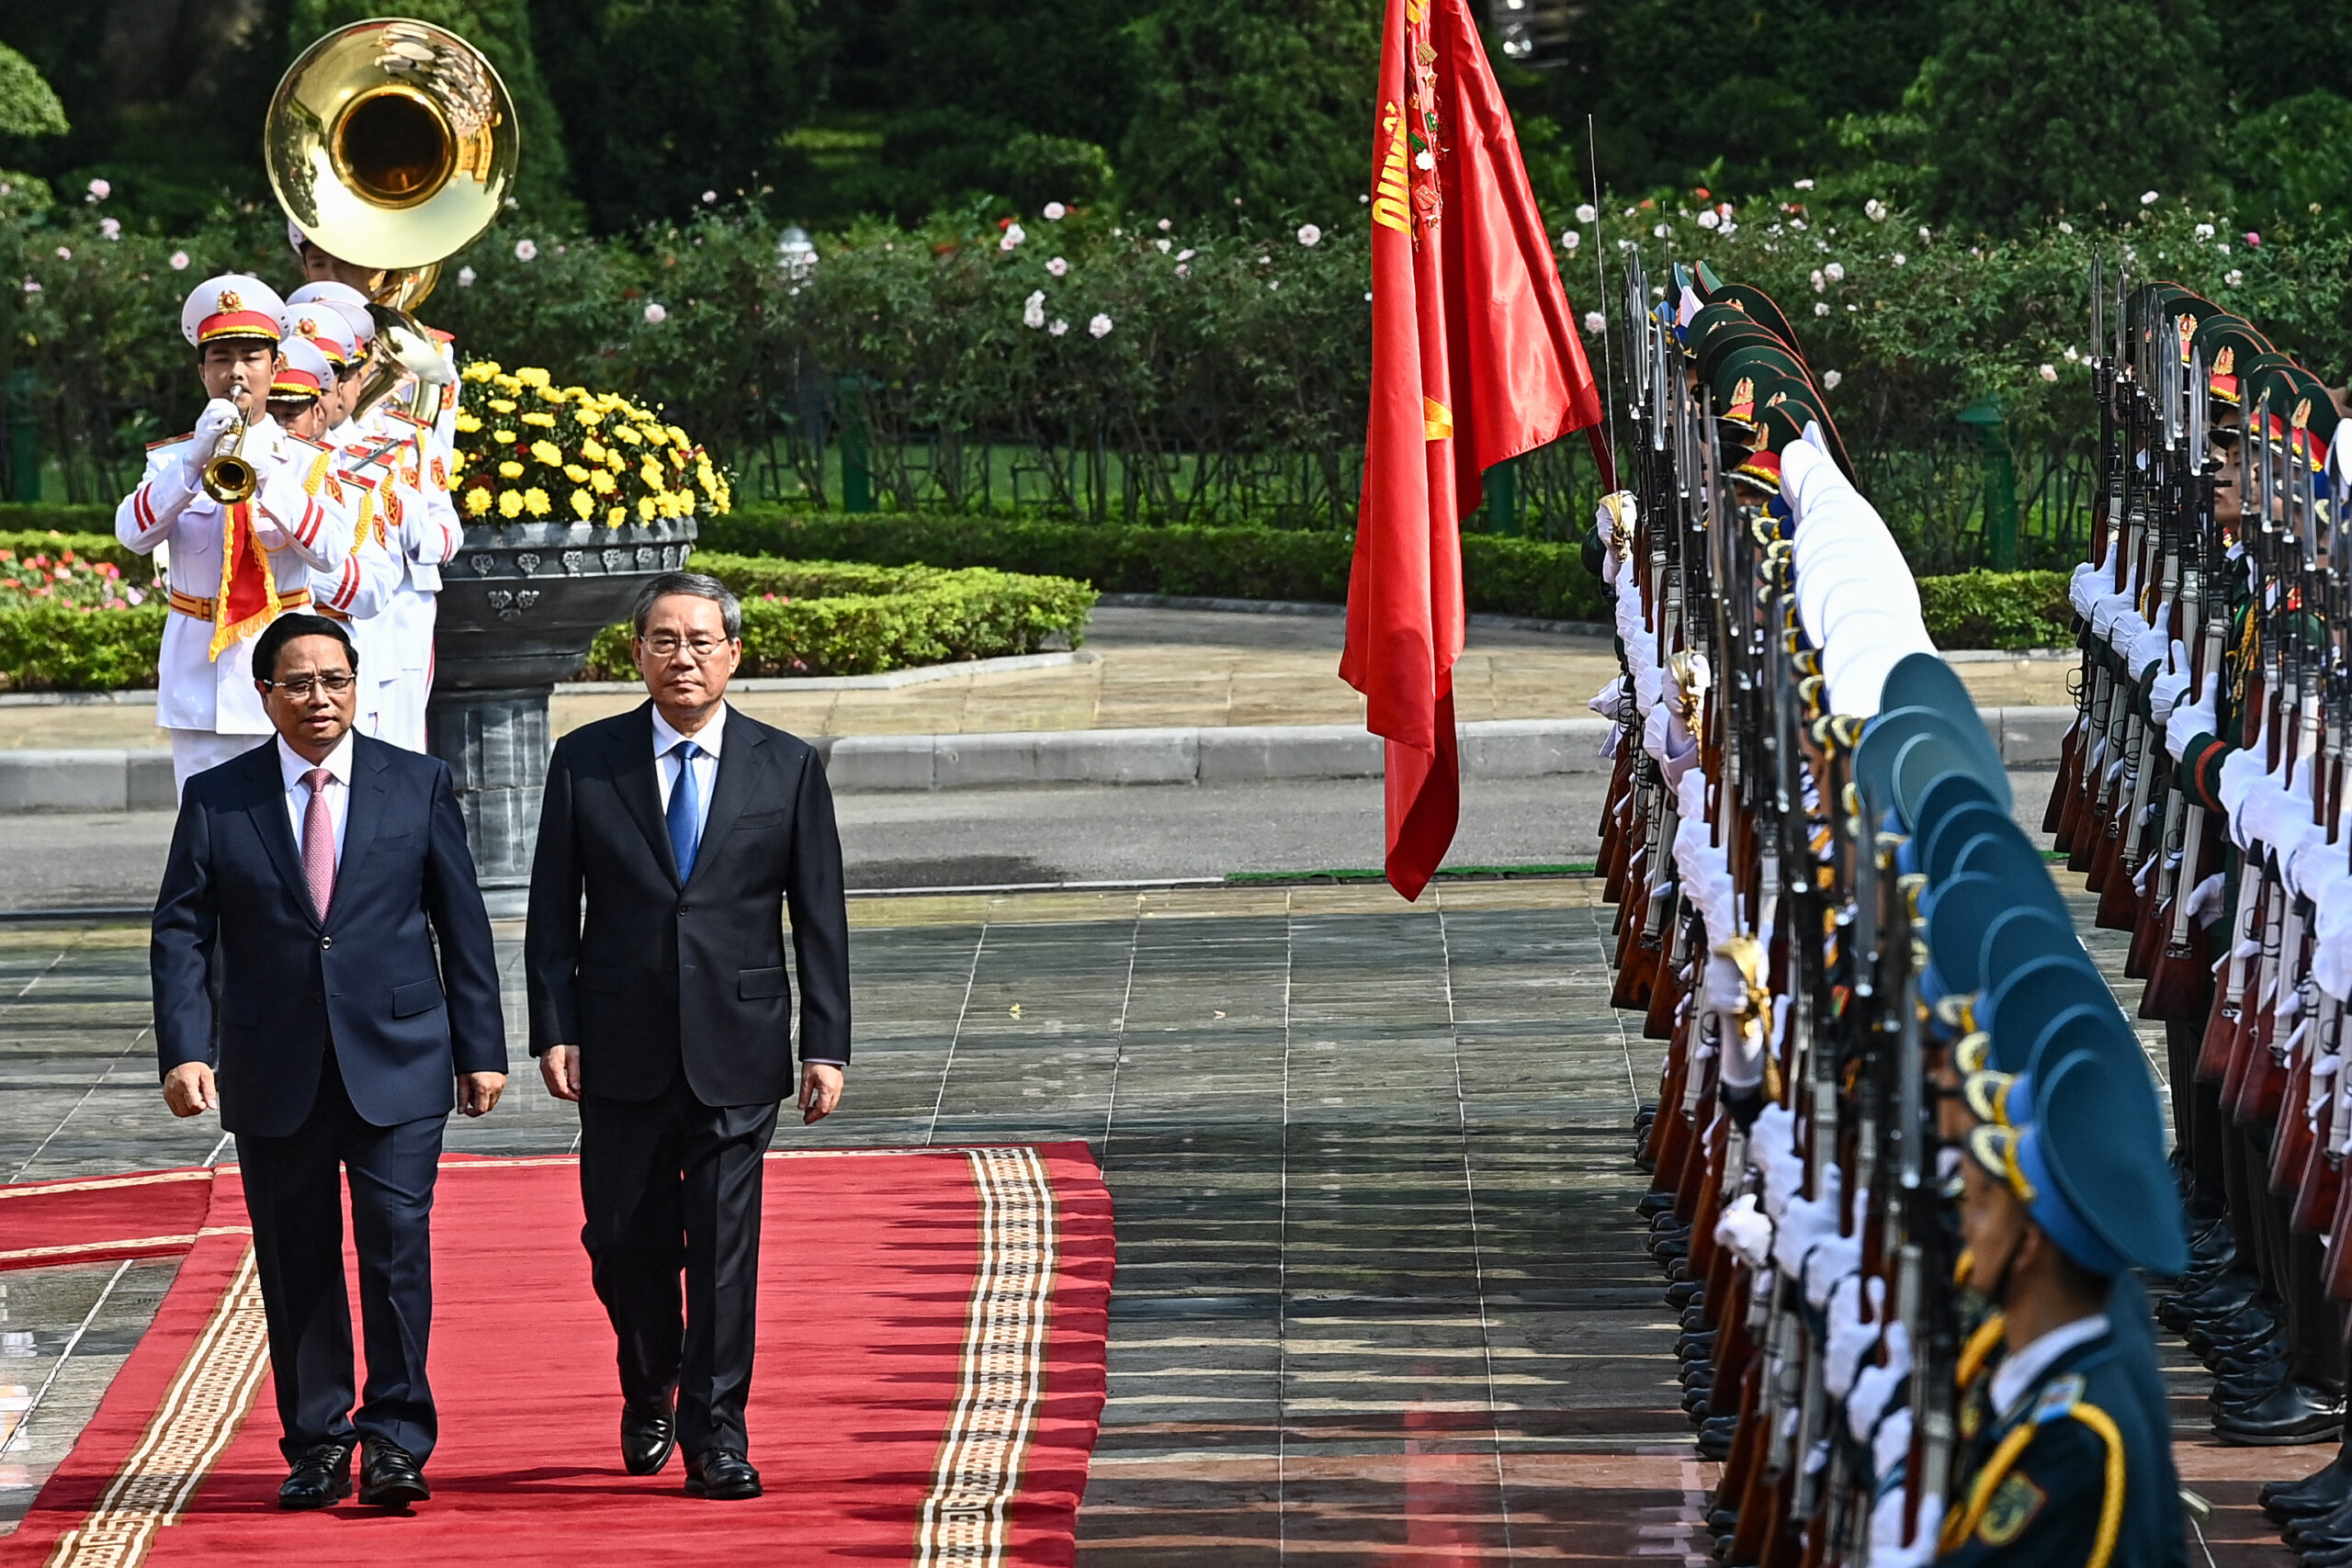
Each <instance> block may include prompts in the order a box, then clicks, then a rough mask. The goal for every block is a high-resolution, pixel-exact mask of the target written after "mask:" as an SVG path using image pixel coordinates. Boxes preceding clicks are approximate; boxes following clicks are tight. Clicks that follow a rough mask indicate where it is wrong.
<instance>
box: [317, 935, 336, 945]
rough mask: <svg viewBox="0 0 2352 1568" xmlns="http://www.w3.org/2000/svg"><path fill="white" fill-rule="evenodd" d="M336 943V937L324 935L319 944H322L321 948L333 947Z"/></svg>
mask: <svg viewBox="0 0 2352 1568" xmlns="http://www.w3.org/2000/svg"><path fill="white" fill-rule="evenodd" d="M319 946H320V947H321V948H329V947H333V946H334V938H333V937H331V936H322V937H321V938H319Z"/></svg>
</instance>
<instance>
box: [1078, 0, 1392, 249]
mask: <svg viewBox="0 0 2352 1568" xmlns="http://www.w3.org/2000/svg"><path fill="white" fill-rule="evenodd" d="M1136 39H1137V40H1138V42H1139V44H1140V46H1141V51H1142V69H1143V80H1144V86H1143V90H1142V92H1141V94H1140V95H1139V97H1138V101H1137V103H1136V111H1135V118H1134V119H1133V121H1132V122H1131V123H1130V125H1129V127H1128V130H1127V134H1126V138H1125V143H1124V148H1125V170H1124V178H1125V191H1126V194H1127V197H1128V199H1129V201H1130V202H1131V203H1132V204H1134V205H1135V206H1136V207H1137V208H1138V209H1145V208H1148V209H1152V210H1155V211H1158V210H1168V211H1173V212H1180V213H1209V212H1217V211H1222V210H1227V209H1231V208H1234V207H1238V208H1240V209H1243V210H1244V211H1248V212H1254V213H1262V214H1273V213H1279V212H1283V211H1285V210H1288V209H1292V208H1294V207H1296V208H1306V209H1317V208H1319V209H1324V210H1329V209H1331V208H1333V207H1336V206H1338V205H1339V204H1340V203H1341V202H1344V201H1348V200H1351V199H1352V197H1354V196H1355V194H1356V193H1357V192H1358V191H1360V190H1362V189H1363V187H1364V186H1365V184H1366V182H1367V179H1368V170H1369V165H1370V159H1371V152H1370V147H1371V123H1372V121H1371V112H1370V109H1371V90H1372V82H1373V78H1374V76H1375V75H1376V74H1378V72H1379V65H1380V28H1379V22H1378V20H1377V13H1376V11H1375V9H1374V7H1373V6H1365V5H1359V4H1351V3H1349V0H1272V3H1270V0H1174V3H1172V4H1167V5H1163V6H1159V7H1157V8H1156V9H1155V10H1154V11H1153V13H1152V14H1151V15H1150V16H1148V17H1146V18H1145V19H1144V20H1143V21H1142V22H1141V23H1139V24H1138V25H1137V27H1136Z"/></svg>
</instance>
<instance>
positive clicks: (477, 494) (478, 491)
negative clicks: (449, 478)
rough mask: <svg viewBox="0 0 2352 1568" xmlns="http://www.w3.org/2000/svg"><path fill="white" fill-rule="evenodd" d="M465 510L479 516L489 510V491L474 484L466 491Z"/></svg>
mask: <svg viewBox="0 0 2352 1568" xmlns="http://www.w3.org/2000/svg"><path fill="white" fill-rule="evenodd" d="M466 510H467V511H469V512H470V513H473V514H474V515H475V516H477V517H479V516H481V514H482V513H485V512H487V511H489V510H490V491H486V490H484V489H482V488H481V486H480V485H476V486H475V487H474V488H473V489H471V490H469V491H466Z"/></svg>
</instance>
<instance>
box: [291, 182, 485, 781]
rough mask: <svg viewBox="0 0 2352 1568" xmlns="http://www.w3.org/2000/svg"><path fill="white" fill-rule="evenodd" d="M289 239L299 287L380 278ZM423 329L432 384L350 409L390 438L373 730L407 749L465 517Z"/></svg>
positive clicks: (326, 287) (366, 434) (300, 237)
mask: <svg viewBox="0 0 2352 1568" xmlns="http://www.w3.org/2000/svg"><path fill="white" fill-rule="evenodd" d="M287 240H288V243H290V244H291V245H292V246H293V247H294V250H295V253H296V254H298V255H300V257H301V258H302V270H303V272H304V273H305V275H307V276H309V277H310V279H311V282H310V283H309V284H308V285H306V286H305V289H298V290H297V291H296V292H297V293H303V292H305V290H316V291H317V295H316V297H318V298H322V299H333V300H336V301H338V302H345V303H349V302H352V297H355V296H356V301H357V302H358V303H359V304H361V306H362V307H363V308H364V306H365V303H366V300H367V299H368V291H369V290H373V289H375V288H378V287H379V286H380V284H381V282H382V278H383V274H382V273H381V272H379V271H373V270H370V269H368V268H365V267H361V266H359V265H356V264H355V263H351V262H347V261H345V260H343V259H342V258H341V257H339V256H335V255H332V254H329V253H328V252H326V251H324V250H322V248H320V247H319V246H318V245H317V244H315V243H312V242H311V240H310V239H309V238H308V237H307V236H305V235H304V234H303V233H302V231H300V229H298V228H296V227H295V226H294V225H293V224H291V223H288V225H287ZM342 290H348V291H349V294H348V295H346V294H345V293H344V292H341V291H342ZM431 337H432V340H433V344H434V346H435V351H436V352H437V354H438V355H439V357H440V359H441V361H442V369H443V375H442V378H441V380H440V384H438V385H434V384H430V383H424V382H420V381H419V380H417V379H416V378H414V377H413V375H411V376H409V377H406V378H403V379H402V380H401V382H400V383H398V384H397V386H396V387H395V388H394V389H393V390H392V392H391V393H390V395H389V396H387V397H385V398H384V399H383V400H381V401H380V402H379V404H378V405H377V406H376V407H375V408H374V409H372V410H368V411H363V412H361V413H360V414H359V416H358V423H359V426H360V430H361V434H360V439H363V440H367V441H370V442H372V443H378V444H382V445H385V446H389V447H390V450H389V451H388V452H387V454H386V456H385V458H384V467H385V468H386V469H387V477H386V479H384V480H383V481H382V482H379V484H378V486H377V487H376V491H375V497H374V504H375V507H376V509H377V511H378V512H379V514H380V515H381V517H382V519H383V521H384V525H385V528H386V534H387V538H388V541H389V542H390V547H391V548H392V551H393V554H394V555H395V556H396V557H397V558H398V559H399V560H400V562H401V573H402V581H401V586H400V589H399V591H398V592H396V593H395V594H394V595H393V598H392V602H391V604H390V605H389V606H388V607H387V608H386V609H385V611H384V614H383V617H382V618H383V620H384V622H385V629H384V631H383V632H382V633H381V634H380V637H381V640H382V641H383V643H384V644H385V646H386V648H387V649H389V651H390V660H389V663H388V664H387V665H385V666H382V667H381V668H382V671H383V684H382V687H381V689H380V691H379V703H380V706H381V720H380V723H381V729H380V738H381V739H385V740H389V741H390V742H391V743H392V744H394V745H396V746H404V747H407V748H408V749H409V750H413V751H422V750H425V709H426V706H427V705H428V703H429V702H430V700H431V697H432V692H433V626H434V621H435V601H436V596H437V595H438V594H439V593H440V592H441V568H442V567H443V566H444V565H446V564H447V562H448V561H450V560H451V559H453V558H455V557H456V555H457V553H458V546H459V545H460V544H462V543H463V542H464V537H465V529H464V525H462V524H461V523H460V522H459V521H458V511H457V508H456V506H455V505H454V504H452V503H451V502H450V500H449V483H450V480H451V479H452V478H453V476H454V472H455V465H454V463H453V462H452V455H453V453H454V451H455V447H454V446H453V445H452V443H453V441H454V439H455V434H456V429H457V426H456V419H457V396H456V392H457V361H456V355H455V354H454V352H453V350H452V348H451V346H450V339H449V337H448V334H447V333H431ZM377 352H378V353H379V354H383V353H388V352H390V345H389V344H379V345H378V347H377Z"/></svg>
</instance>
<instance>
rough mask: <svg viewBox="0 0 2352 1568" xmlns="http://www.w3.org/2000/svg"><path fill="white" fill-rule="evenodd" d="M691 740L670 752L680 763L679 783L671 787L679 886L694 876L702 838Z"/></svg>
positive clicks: (672, 834) (673, 850) (672, 845)
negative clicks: (696, 856)
mask: <svg viewBox="0 0 2352 1568" xmlns="http://www.w3.org/2000/svg"><path fill="white" fill-rule="evenodd" d="M696 754H697V749H696V748H695V743H694V742H693V741H691V740H681V741H679V742H678V743H677V744H676V745H675V746H673V747H671V748H670V755H672V756H673V757H675V758H676V759H678V782H677V783H676V784H672V785H671V786H670V853H671V855H672V856H673V858H674V859H675V860H676V861H677V863H678V886H681V887H683V886H685V884H686V879H687V878H688V877H690V876H692V875H694V874H695V841H696V840H699V839H700V838H701V837H702V820H701V818H702V802H701V800H700V799H698V798H697V797H696V795H695V756H696Z"/></svg>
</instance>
